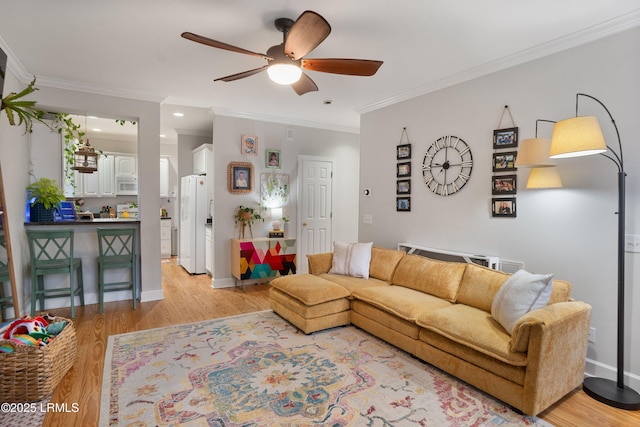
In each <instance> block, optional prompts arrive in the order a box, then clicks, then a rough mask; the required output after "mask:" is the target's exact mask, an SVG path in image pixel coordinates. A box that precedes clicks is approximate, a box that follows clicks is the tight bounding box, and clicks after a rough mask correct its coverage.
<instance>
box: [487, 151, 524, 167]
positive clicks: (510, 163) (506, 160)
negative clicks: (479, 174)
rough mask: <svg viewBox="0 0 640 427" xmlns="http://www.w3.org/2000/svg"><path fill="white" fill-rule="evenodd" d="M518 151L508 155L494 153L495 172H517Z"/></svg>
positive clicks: (509, 152)
mask: <svg viewBox="0 0 640 427" xmlns="http://www.w3.org/2000/svg"><path fill="white" fill-rule="evenodd" d="M517 155H518V152H517V151H508V152H506V153H493V171H494V172H507V171H515V170H516V169H517V168H516V156H517Z"/></svg>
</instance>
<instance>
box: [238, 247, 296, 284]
mask: <svg viewBox="0 0 640 427" xmlns="http://www.w3.org/2000/svg"><path fill="white" fill-rule="evenodd" d="M231 274H232V275H233V277H235V278H236V280H239V281H241V282H242V281H243V280H249V279H255V280H260V279H271V278H274V277H277V276H278V275H280V276H284V275H287V274H296V239H287V238H273V239H272V238H267V237H264V238H257V239H231ZM236 285H237V282H236Z"/></svg>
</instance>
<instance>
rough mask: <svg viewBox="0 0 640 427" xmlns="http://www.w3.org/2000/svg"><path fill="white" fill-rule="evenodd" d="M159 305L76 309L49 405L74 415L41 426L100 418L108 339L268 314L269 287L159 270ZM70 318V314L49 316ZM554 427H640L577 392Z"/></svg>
mask: <svg viewBox="0 0 640 427" xmlns="http://www.w3.org/2000/svg"><path fill="white" fill-rule="evenodd" d="M162 286H163V290H164V300H162V301H152V302H145V303H141V304H139V305H138V309H137V310H135V311H134V310H133V309H132V307H131V301H119V302H113V303H106V304H105V310H104V313H103V314H100V312H99V309H98V305H97V304H93V305H87V306H85V307H76V318H75V319H74V320H75V325H76V333H77V337H78V359H77V361H76V363H75V364H74V366H73V367H72V368H71V370H70V371H69V372H68V373H67V375H66V376H65V377H64V378H63V380H62V382H61V383H60V385H59V386H58V387H57V388H56V391H55V393H54V395H53V397H52V399H51V402H52V403H57V404H66V405H67V406H68V407H71V405H72V404H73V403H77V405H78V407H79V411H78V412H77V413H74V412H67V413H61V412H48V413H47V414H46V416H45V422H44V426H64V427H67V426H97V425H98V420H99V414H100V394H101V387H102V369H103V366H104V355H105V350H106V346H107V337H108V336H109V335H115V334H121V333H126V332H133V331H140V330H145V329H151V328H157V327H162V326H168V325H173V324H178V323H189V322H197V321H200V320H206V319H212V318H219V317H226V316H233V315H238V314H243V313H250V312H254V311H261V310H267V309H268V308H269V286H268V285H251V286H247V287H246V292H243V291H242V290H240V289H235V288H226V289H212V288H211V281H210V277H209V276H206V275H201V276H190V275H189V274H187V273H186V272H185V271H184V270H183V269H182V268H181V267H180V266H178V265H177V264H176V263H175V259H174V260H171V261H170V262H163V264H162ZM51 312H53V313H54V314H56V315H59V316H64V317H69V316H70V312H69V309H59V310H51ZM539 416H540V418H542V419H544V420H545V421H547V422H549V423H551V424H553V425H554V426H557V427H585V426H598V427H607V426H611V427H613V426H616V427H623V426H624V427H626V426H629V427H631V426H640V411H623V410H620V409H615V408H611V407H609V406H606V405H604V404H602V403H599V402H597V401H595V400H593V399H591V398H590V397H588V396H587V395H586V394H585V393H584V392H583V391H582V390H577V391H575V392H573V393H571V394H570V395H568V396H567V397H565V398H564V399H562V400H561V401H560V402H558V403H556V404H555V405H553V406H552V407H551V408H549V409H547V410H546V411H544V412H543V413H542V414H540V415H539Z"/></svg>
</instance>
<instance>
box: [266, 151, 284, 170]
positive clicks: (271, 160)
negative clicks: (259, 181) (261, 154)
mask: <svg viewBox="0 0 640 427" xmlns="http://www.w3.org/2000/svg"><path fill="white" fill-rule="evenodd" d="M280 155H281V153H280V150H273V149H271V148H267V150H266V153H265V161H264V163H265V167H266V168H267V169H280V167H281V166H280Z"/></svg>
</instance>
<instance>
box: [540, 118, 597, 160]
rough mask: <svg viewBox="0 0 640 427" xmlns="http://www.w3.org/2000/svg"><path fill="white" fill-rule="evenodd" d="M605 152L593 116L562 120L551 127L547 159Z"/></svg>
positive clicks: (595, 119)
mask: <svg viewBox="0 0 640 427" xmlns="http://www.w3.org/2000/svg"><path fill="white" fill-rule="evenodd" d="M605 151H607V143H606V142H605V140H604V136H603V135H602V129H600V124H599V123H598V119H597V118H596V117H595V116H582V117H574V118H571V119H566V120H562V121H559V122H557V123H556V125H555V126H554V127H553V135H552V137H551V148H550V150H549V157H551V158H552V159H561V158H565V157H580V156H589V155H591V154H600V153H604V152H605Z"/></svg>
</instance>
